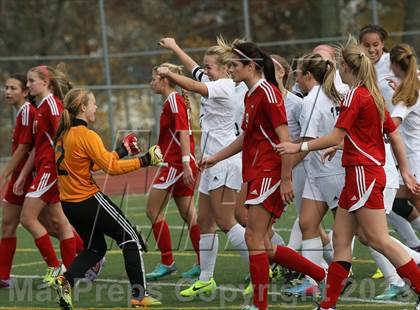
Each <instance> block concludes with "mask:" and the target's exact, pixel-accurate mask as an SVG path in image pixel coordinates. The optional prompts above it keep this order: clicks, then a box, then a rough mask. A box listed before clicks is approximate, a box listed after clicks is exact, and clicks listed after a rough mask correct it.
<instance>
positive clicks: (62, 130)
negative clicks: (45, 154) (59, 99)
mask: <svg viewBox="0 0 420 310" xmlns="http://www.w3.org/2000/svg"><path fill="white" fill-rule="evenodd" d="M91 98H93V94H92V93H91V92H89V91H87V90H85V89H83V88H75V89H72V90H71V91H69V92H68V93H67V95H66V97H64V110H63V113H62V114H61V119H60V124H59V125H58V130H57V135H56V138H55V143H56V144H57V142H58V141H60V140H62V139H63V138H64V136H65V135H66V133H67V132H68V131H69V130H70V128H71V127H72V126H73V122H74V119H75V118H76V117H77V115H79V113H80V108H81V107H82V106H87V105H88V103H89V100H90V99H91Z"/></svg>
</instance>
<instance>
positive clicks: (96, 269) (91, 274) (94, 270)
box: [85, 256, 106, 282]
mask: <svg viewBox="0 0 420 310" xmlns="http://www.w3.org/2000/svg"><path fill="white" fill-rule="evenodd" d="M105 261H106V259H105V256H104V257H102V258H101V259H100V260H99V261H98V262H97V263H96V264H95V265H94V266H92V267H90V268H89V269H88V270H87V271H86V273H85V278H86V279H88V280H89V281H91V282H93V281H95V280H96V279H97V278H98V276H99V274H100V273H101V270H102V268H103V267H104V265H105Z"/></svg>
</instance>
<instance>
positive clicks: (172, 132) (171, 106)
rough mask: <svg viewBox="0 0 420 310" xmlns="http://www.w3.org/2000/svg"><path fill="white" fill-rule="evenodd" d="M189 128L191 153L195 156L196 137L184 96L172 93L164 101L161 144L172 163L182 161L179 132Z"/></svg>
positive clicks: (164, 156)
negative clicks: (193, 133) (192, 129)
mask: <svg viewBox="0 0 420 310" xmlns="http://www.w3.org/2000/svg"><path fill="white" fill-rule="evenodd" d="M181 130H188V132H189V135H190V154H191V155H193V156H194V137H193V135H192V131H191V126H190V115H189V111H188V109H187V106H186V105H185V101H184V98H183V97H182V96H181V95H180V94H178V93H177V92H173V93H171V94H170V95H169V96H168V98H166V100H165V102H164V103H163V108H162V114H161V115H160V131H159V142H158V144H159V146H160V148H161V150H162V154H163V159H164V161H165V162H167V163H170V164H180V163H182V158H181V157H182V153H181V142H180V140H179V132H180V131H181Z"/></svg>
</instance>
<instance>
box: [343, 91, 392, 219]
mask: <svg viewBox="0 0 420 310" xmlns="http://www.w3.org/2000/svg"><path fill="white" fill-rule="evenodd" d="M335 127H337V128H342V129H344V130H346V132H347V134H346V136H345V138H344V152H343V158H342V164H343V166H344V167H345V169H346V180H345V185H344V188H343V191H342V193H341V196H340V201H339V206H340V207H341V208H344V209H346V210H349V212H352V211H356V210H357V209H359V208H361V207H363V206H365V207H367V208H370V209H383V208H384V202H383V190H384V188H385V184H386V177H385V171H384V169H383V165H384V164H385V144H384V140H383V134H384V133H385V134H387V133H391V132H393V131H394V130H395V129H396V128H397V127H396V126H395V124H394V122H393V121H392V119H391V116H390V114H389V113H388V111H386V110H385V120H384V122H383V124H382V121H381V119H380V117H379V112H378V109H377V107H376V105H375V102H374V100H373V97H372V96H371V95H370V93H369V91H368V89H367V88H366V87H364V86H358V87H356V88H354V89H352V90H351V91H350V92H348V94H347V95H346V96H345V97H344V99H343V101H342V104H341V111H340V114H339V116H338V120H337V123H336V125H335Z"/></svg>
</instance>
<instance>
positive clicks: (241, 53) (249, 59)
mask: <svg viewBox="0 0 420 310" xmlns="http://www.w3.org/2000/svg"><path fill="white" fill-rule="evenodd" d="M233 50H234V51H235V52H236V53H238V54H239V55H241V56H242V57H243V58H244V59H246V60H248V61H253V62H254V63H255V64H256V65H257V67H259V68H262V67H261V66H260V65H259V64H258V63H257V62H255V60H261V59H262V58H254V59H251V58H249V57H248V56H247V55H245V54H244V53H243V52H242V51H241V50H238V49H237V48H234V49H233Z"/></svg>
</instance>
